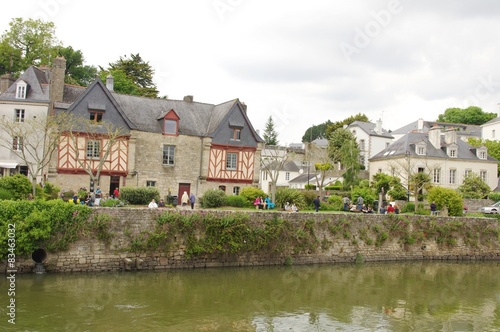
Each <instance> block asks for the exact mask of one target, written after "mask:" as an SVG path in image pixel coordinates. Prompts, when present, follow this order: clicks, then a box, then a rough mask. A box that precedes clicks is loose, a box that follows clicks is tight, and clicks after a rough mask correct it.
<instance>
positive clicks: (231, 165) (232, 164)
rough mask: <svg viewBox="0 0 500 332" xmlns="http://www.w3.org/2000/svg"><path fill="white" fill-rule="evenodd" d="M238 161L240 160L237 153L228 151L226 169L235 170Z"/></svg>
mask: <svg viewBox="0 0 500 332" xmlns="http://www.w3.org/2000/svg"><path fill="white" fill-rule="evenodd" d="M237 161H238V154H237V153H228V154H227V156H226V169H227V170H233V171H235V170H236V165H237Z"/></svg>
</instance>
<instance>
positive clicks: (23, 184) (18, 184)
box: [0, 174, 33, 199]
mask: <svg viewBox="0 0 500 332" xmlns="http://www.w3.org/2000/svg"><path fill="white" fill-rule="evenodd" d="M0 188H3V189H5V190H8V191H10V192H11V193H12V196H13V198H14V199H26V198H27V197H28V195H29V194H30V193H31V192H32V190H33V187H32V184H31V181H30V180H29V179H28V178H27V177H26V176H24V175H22V174H15V175H12V176H4V177H2V178H0Z"/></svg>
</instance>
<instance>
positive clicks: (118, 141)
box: [50, 77, 263, 197]
mask: <svg viewBox="0 0 500 332" xmlns="http://www.w3.org/2000/svg"><path fill="white" fill-rule="evenodd" d="M58 106H59V107H58V109H57V111H58V112H71V113H72V114H73V115H74V116H77V117H82V118H87V119H93V120H95V121H96V126H97V127H99V126H103V127H104V124H109V123H112V124H113V127H114V128H115V129H116V128H119V129H120V135H119V136H117V137H115V140H114V142H113V147H112V148H111V149H110V150H109V153H108V154H107V155H106V156H103V155H102V154H103V153H104V152H105V151H106V149H104V147H105V146H106V145H107V143H108V141H109V138H108V135H107V132H106V130H104V129H103V130H102V131H101V132H100V133H99V134H100V135H97V136H96V135H95V133H92V135H90V133H89V132H88V130H81V129H78V128H74V130H73V131H72V132H71V133H68V135H66V136H63V137H61V141H60V146H59V150H58V153H57V154H58V156H57V158H55V161H54V164H53V167H52V168H51V173H50V179H51V181H53V182H55V183H56V184H57V185H58V186H60V187H61V188H62V189H63V190H77V189H78V188H80V187H90V188H91V189H92V187H93V186H95V185H96V184H95V183H91V182H90V177H89V174H88V173H87V172H86V168H87V169H88V168H91V169H93V170H94V171H96V170H97V167H99V165H100V166H101V169H100V177H99V185H100V187H101V189H102V191H103V192H104V193H108V194H110V195H111V194H112V192H113V191H114V189H115V188H120V187H122V186H131V187H143V186H154V187H157V188H158V190H159V191H160V194H161V195H162V197H163V196H167V195H172V196H178V197H180V196H181V195H182V193H183V192H184V191H186V192H188V193H191V192H194V193H195V195H197V196H201V195H202V194H203V193H204V192H205V191H206V190H212V189H222V190H224V191H225V192H226V193H227V194H232V193H234V194H238V193H239V190H240V189H241V188H242V187H244V186H256V185H257V184H258V182H259V179H258V178H259V176H258V175H259V171H260V167H259V162H258V160H259V158H260V151H261V148H262V147H261V145H262V142H263V140H262V138H261V137H260V136H259V135H258V134H257V133H256V131H255V130H254V128H253V126H252V124H251V123H250V120H249V119H248V117H247V114H246V112H247V110H246V105H245V104H243V103H241V102H240V101H239V100H238V99H234V100H230V101H228V102H225V103H222V104H219V105H213V104H207V103H200V102H195V101H194V100H193V97H192V96H186V97H185V98H184V99H183V100H170V99H151V98H145V97H138V96H130V95H123V94H118V93H115V92H113V79H112V78H111V77H109V78H108V80H107V82H106V84H104V83H103V82H102V81H101V80H99V79H97V80H96V81H95V82H94V83H92V84H91V85H90V86H89V87H88V88H87V90H86V91H85V92H84V93H83V94H81V95H80V97H79V98H78V99H77V100H76V101H75V102H74V103H72V104H71V105H62V104H61V105H58ZM65 106H66V107H65Z"/></svg>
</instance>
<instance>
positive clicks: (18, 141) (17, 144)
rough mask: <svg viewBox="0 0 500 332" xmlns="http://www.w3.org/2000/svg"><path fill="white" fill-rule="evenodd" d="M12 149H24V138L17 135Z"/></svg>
mask: <svg viewBox="0 0 500 332" xmlns="http://www.w3.org/2000/svg"><path fill="white" fill-rule="evenodd" d="M12 150H14V151H22V150H23V138H22V137H19V136H16V137H14V139H13V141H12Z"/></svg>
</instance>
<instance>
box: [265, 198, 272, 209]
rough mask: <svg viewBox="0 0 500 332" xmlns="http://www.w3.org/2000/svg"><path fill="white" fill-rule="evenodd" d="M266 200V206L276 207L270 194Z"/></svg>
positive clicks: (269, 207)
mask: <svg viewBox="0 0 500 332" xmlns="http://www.w3.org/2000/svg"><path fill="white" fill-rule="evenodd" d="M264 201H265V202H266V206H267V208H268V209H274V203H273V202H271V199H270V198H269V196H266V198H265V199H264Z"/></svg>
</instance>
